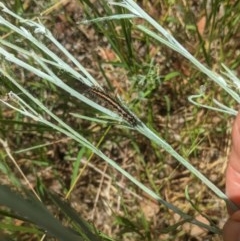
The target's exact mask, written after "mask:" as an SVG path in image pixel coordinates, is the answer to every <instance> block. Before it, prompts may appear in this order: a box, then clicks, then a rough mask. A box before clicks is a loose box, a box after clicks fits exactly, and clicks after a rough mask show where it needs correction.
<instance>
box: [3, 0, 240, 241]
mask: <svg viewBox="0 0 240 241" xmlns="http://www.w3.org/2000/svg"><path fill="white" fill-rule="evenodd" d="M1 2H2V3H4V4H5V5H6V6H7V7H8V8H9V9H10V10H11V11H12V12H14V13H16V14H18V15H19V16H21V17H22V18H24V19H31V20H34V21H35V22H36V23H37V22H39V23H42V24H44V26H46V28H47V29H49V30H50V31H51V32H52V34H53V36H54V37H55V38H56V39H57V40H58V41H59V42H60V43H61V44H62V45H63V46H64V47H65V48H66V50H68V51H69V52H70V53H71V54H72V55H73V56H74V57H75V58H76V60H78V61H79V62H80V63H81V64H82V66H83V67H84V68H85V69H86V70H87V71H88V73H90V74H91V76H93V78H94V79H95V80H96V81H97V84H98V85H99V86H98V89H96V91H95V93H96V92H97V91H99V93H100V94H104V93H106V94H107V98H109V97H108V96H110V102H111V101H115V100H116V103H112V104H111V103H110V105H109V104H107V103H106V101H105V99H106V97H104V98H105V99H104V98H102V99H101V98H99V97H98V96H96V95H95V96H94V95H91V93H90V94H89V90H86V89H87V88H85V86H84V85H81V84H80V82H79V81H77V80H76V78H75V76H74V75H73V74H71V73H69V72H67V71H65V70H63V69H60V68H59V67H58V66H57V65H54V64H53V61H52V62H50V59H48V57H49V56H47V55H46V53H44V52H43V51H42V52H41V51H39V49H38V48H37V47H36V46H35V45H33V44H32V42H31V41H26V40H25V39H24V37H22V36H19V35H17V34H16V33H14V32H13V31H11V30H10V29H9V28H7V27H6V26H3V25H0V32H1V36H2V40H4V41H8V42H9V43H15V44H16V43H17V44H18V47H19V48H21V49H26V50H28V51H32V53H37V54H38V55H37V56H40V57H41V58H40V57H39V60H38V59H36V56H35V55H32V56H28V57H26V56H27V54H26V53H24V52H23V51H22V52H19V51H17V50H16V49H15V50H14V49H11V47H10V46H6V45H3V42H1V43H0V47H3V46H4V48H6V49H8V50H9V51H10V50H11V51H13V52H14V54H15V56H17V57H19V58H20V59H21V60H24V61H26V62H28V63H30V64H31V65H32V66H34V67H35V68H38V66H40V67H41V70H45V71H46V72H47V71H48V72H47V73H48V74H49V75H51V76H55V75H56V76H57V78H59V79H61V80H62V81H63V83H64V84H66V85H67V86H71V87H72V88H73V89H74V90H75V91H77V92H79V93H81V94H83V97H86V96H87V97H89V96H90V97H89V98H90V99H91V100H92V101H94V102H96V103H97V104H99V105H101V106H103V107H106V108H108V106H110V111H112V112H115V110H116V108H115V109H114V105H116V104H119V105H121V106H124V107H123V108H125V107H126V108H129V110H131V111H132V112H133V113H134V115H136V116H137V117H138V118H139V119H140V120H141V121H142V122H143V123H144V124H145V125H146V126H147V127H148V128H149V129H150V130H152V131H153V132H154V133H156V134H157V135H158V136H160V137H161V138H162V139H164V140H166V141H167V142H168V143H169V144H170V145H171V147H172V148H173V149H174V150H175V151H176V152H177V153H179V154H180V155H181V156H182V157H183V158H185V159H186V160H188V162H189V163H190V164H191V165H192V166H194V167H195V168H196V169H197V170H198V171H199V172H201V173H202V174H203V175H205V176H206V177H207V178H208V179H209V180H210V181H211V182H212V183H213V184H214V185H216V187H218V188H219V189H220V190H222V191H223V192H224V184H225V177H224V173H225V168H226V163H227V155H228V152H229V146H230V131H231V124H232V120H233V116H231V115H229V114H226V113H221V112H216V111H214V110H209V109H206V108H202V107H201V106H196V105H193V104H192V103H190V102H189V100H188V97H189V96H191V95H194V94H198V93H201V90H202V89H203V88H204V97H203V98H199V99H197V100H198V102H199V103H201V104H203V105H209V106H213V105H214V102H213V98H215V99H217V100H218V101H220V102H222V103H225V104H226V105H227V106H228V107H231V108H233V109H236V110H237V102H236V101H235V100H234V99H233V98H232V97H231V96H229V95H228V94H227V93H226V92H225V91H223V89H222V88H221V87H220V86H219V85H217V84H216V83H214V82H213V81H210V80H209V77H208V76H206V75H205V74H203V73H202V72H201V71H199V70H198V69H197V68H196V67H195V66H194V65H193V64H192V63H190V62H189V61H188V60H187V59H186V58H184V57H183V56H182V55H181V54H179V53H177V52H176V51H174V50H172V49H170V48H169V47H167V46H165V45H163V44H159V42H157V41H156V39H154V38H152V37H150V36H149V35H147V34H146V33H145V32H144V31H139V29H138V28H137V27H136V26H139V25H144V24H145V26H147V27H148V28H149V29H153V28H152V26H150V24H146V23H145V20H144V19H142V18H131V19H120V20H116V19H113V20H109V19H108V20H105V21H93V22H88V23H86V22H84V21H85V20H90V19H96V18H101V17H106V16H110V15H113V14H127V13H129V12H128V11H127V10H126V9H124V8H121V7H119V6H113V5H110V4H108V2H107V1H103V0H100V1H84V0H81V1H80V0H79V1H77V0H75V1H70V0H69V1H68V0H65V1H27V0H25V1H18V0H15V1H1ZM137 3H138V5H139V6H140V7H141V8H142V9H143V10H144V11H145V12H146V13H148V14H149V15H150V16H151V17H152V18H153V19H155V20H156V21H157V22H159V23H160V24H161V26H163V28H164V29H166V30H167V31H168V32H169V33H170V34H171V35H172V36H174V37H175V39H177V41H178V42H180V43H181V45H183V46H184V47H185V48H186V49H187V50H188V51H189V52H190V53H191V54H192V55H193V56H194V57H195V58H196V59H198V61H199V62H201V63H203V64H204V65H205V66H207V68H208V69H210V70H211V71H213V72H214V73H215V72H216V73H219V74H221V73H222V71H223V70H224V69H223V67H222V63H224V64H225V65H226V66H228V68H229V69H231V70H233V71H234V73H235V74H236V76H239V73H240V67H239V61H240V58H239V41H238V40H239V33H240V31H239V24H238V20H239V18H240V14H239V13H240V2H239V1H145V0H142V1H137ZM0 16H4V18H6V19H7V20H8V21H9V22H11V23H12V24H13V25H14V26H20V25H21V24H22V22H21V21H20V20H18V19H16V18H15V17H12V16H9V15H7V14H6V13H4V12H1V14H0ZM38 40H40V42H42V43H43V44H44V45H45V46H47V47H48V48H49V49H50V50H51V51H53V52H54V53H55V54H56V55H57V56H58V57H59V58H60V59H63V61H65V63H67V64H69V65H70V66H71V67H72V69H73V70H76V71H78V69H77V68H76V66H74V64H73V62H72V61H71V60H70V59H69V58H67V57H66V56H65V55H64V54H63V52H61V51H60V50H59V48H58V47H56V45H54V44H53V42H51V41H50V40H49V39H46V38H44V37H42V36H40V37H39V39H38ZM41 59H44V60H46V61H45V62H44V61H43V62H40V61H41ZM47 60H49V62H47ZM46 63H47V64H49V63H50V65H51V71H52V72H53V73H54V74H52V73H50V71H49V69H47V68H46V67H45V65H44V64H46ZM40 67H39V68H40ZM1 69H5V70H6V72H8V73H11V74H12V76H14V79H16V80H17V81H18V82H19V83H20V84H21V86H23V87H24V88H25V89H26V90H27V91H29V92H30V93H31V94H32V95H33V96H34V97H35V98H37V99H38V100H40V101H41V102H42V103H43V104H44V105H45V106H47V108H48V109H49V110H50V111H51V112H53V113H54V114H55V115H56V116H58V117H59V118H60V119H61V120H63V121H64V123H65V124H66V125H68V126H70V127H71V128H73V129H74V130H75V131H76V132H78V133H81V135H82V136H83V137H84V138H86V139H87V140H88V141H89V142H90V143H92V144H93V145H95V146H97V148H98V149H99V150H101V152H102V153H104V154H105V155H106V156H107V157H109V158H110V159H112V160H114V162H116V163H117V164H118V165H119V166H121V168H122V169H124V170H125V171H126V172H128V173H130V174H131V175H132V176H133V177H135V178H136V179H137V180H138V181H139V182H141V183H142V184H143V185H145V186H146V187H148V188H149V189H151V190H153V191H154V193H156V194H157V195H159V196H161V197H162V198H163V199H164V200H165V201H166V202H167V203H169V204H171V205H174V206H176V207H178V209H179V210H181V211H182V212H184V213H186V214H187V215H189V216H190V217H192V218H193V219H195V220H197V221H199V222H201V223H203V224H204V225H206V226H207V227H211V228H212V229H211V228H209V229H208V228H204V227H202V226H201V225H196V224H195V225H194V224H193V223H192V222H191V220H190V219H187V218H185V219H184V218H183V216H181V215H179V213H176V212H174V211H173V210H171V209H169V208H167V207H166V206H164V205H163V204H160V203H159V202H158V201H156V199H154V198H153V197H151V196H150V195H148V194H146V192H144V191H143V190H142V189H141V188H140V187H139V186H136V185H135V184H134V183H133V182H131V181H130V180H129V179H128V178H126V177H125V176H123V175H122V173H120V172H119V171H118V170H116V168H114V167H112V166H111V165H109V163H107V162H105V161H104V160H103V159H102V158H101V157H99V156H98V155H96V154H95V155H93V154H92V152H91V150H90V149H89V148H88V146H87V144H86V146H84V145H80V144H79V143H78V142H77V141H76V140H75V139H74V138H71V137H70V136H67V135H66V134H64V131H67V129H66V127H64V128H63V131H62V132H61V131H59V129H58V130H56V129H54V128H52V127H51V126H50V125H47V124H46V123H47V122H42V123H41V122H40V121H36V119H34V118H30V117H29V116H24V115H22V114H21V113H19V112H17V111H16V110H14V109H11V108H9V107H8V106H6V105H4V104H2V105H1V109H0V110H1V112H0V113H1V120H0V121H1V127H0V141H1V144H2V145H1V148H0V156H1V159H0V179H1V184H6V185H10V186H11V187H13V188H14V189H16V188H18V189H20V190H23V189H29V186H32V187H33V188H34V190H35V191H36V193H37V194H38V196H39V197H40V199H41V201H42V202H43V204H44V205H45V207H47V208H48V210H49V211H50V212H51V213H53V214H54V215H55V217H56V218H57V219H59V220H60V222H61V223H62V224H63V225H65V226H67V225H68V226H70V227H71V228H73V229H74V230H77V231H78V226H77V225H74V224H75V222H77V221H76V220H77V218H75V217H76V216H75V214H73V213H72V212H70V210H69V209H68V208H67V207H66V206H65V202H64V203H62V202H61V200H62V199H66V201H67V203H68V204H69V205H71V206H72V207H73V208H74V210H75V212H76V213H78V215H79V216H81V218H82V219H83V220H86V221H87V222H88V225H90V226H91V227H93V228H91V232H92V233H93V236H92V237H93V239H92V240H95V239H96V240H100V239H103V240H105V239H106V240H111V239H112V240H221V233H220V232H221V231H220V230H221V228H222V226H223V224H224V222H225V221H226V218H227V213H226V208H225V202H224V201H223V200H222V199H221V198H219V197H218V196H217V195H216V194H214V192H212V190H210V188H209V187H208V186H206V185H205V184H203V182H201V181H200V180H199V178H198V177H196V176H195V175H193V173H192V172H191V170H188V169H186V168H185V167H184V166H183V165H181V164H180V163H179V162H178V161H177V160H176V158H174V157H173V156H172V155H170V154H169V153H168V152H167V151H166V150H164V149H163V148H161V147H160V146H159V145H157V144H156V143H154V141H151V140H150V139H149V138H147V137H146V136H144V135H142V133H141V132H138V131H136V129H135V128H134V127H132V126H131V125H129V123H126V121H125V122H124V120H123V121H122V122H121V118H118V117H117V118H118V119H117V121H116V118H115V116H113V118H112V119H109V118H106V115H105V114H106V113H105V112H104V114H103V113H101V112H99V111H96V110H95V109H94V108H92V107H89V106H88V105H86V104H85V103H83V102H81V101H79V100H78V99H76V98H75V96H73V95H70V94H69V93H67V92H66V91H65V90H64V88H59V86H57V85H55V84H54V83H53V82H49V81H48V80H47V77H46V78H42V77H40V76H37V75H35V74H33V72H30V71H27V70H26V69H24V68H23V67H20V66H18V65H17V64H12V63H11V62H8V59H7V58H3V57H2V63H1ZM85 77H86V76H85ZM86 79H88V77H86ZM0 81H1V89H0V90H1V95H2V97H1V99H2V100H7V102H9V103H11V104H13V105H14V106H16V107H17V106H18V103H19V100H18V102H17V101H16V98H17V97H20V98H21V99H22V100H24V101H25V102H26V103H28V104H29V106H30V107H31V108H33V109H34V110H35V111H36V112H37V113H38V114H39V115H37V117H36V118H38V117H39V118H40V117H42V116H43V117H44V118H45V119H46V121H49V122H54V123H56V122H57V121H56V119H54V118H53V117H52V116H49V115H47V114H46V113H45V112H44V111H43V110H42V109H40V108H39V106H37V104H36V103H32V102H30V101H29V99H28V98H27V97H26V96H25V95H24V93H22V91H21V90H20V89H19V88H17V87H16V85H14V84H13V83H12V82H10V81H9V79H7V78H6V76H3V75H1V76H0ZM10 91H13V93H14V94H16V96H15V95H14V96H15V97H14V98H12V96H13V95H11V94H10V97H9V96H7V93H9V92H10ZM118 97H120V99H121V100H119V99H118ZM111 108H113V109H112V110H111ZM123 116H124V115H123ZM108 117H109V116H108ZM130 124H131V123H130ZM58 126H60V124H59V123H58ZM23 176H24V178H23ZM77 177H80V178H78V179H77ZM75 181H76V182H75ZM53 193H54V194H53ZM26 195H27V194H25V196H26ZM0 198H1V197H0ZM17 198H19V200H22V199H21V198H22V197H20V196H17ZM20 202H22V203H24V200H22V201H20ZM33 203H34V202H33ZM30 206H31V205H30ZM30 210H34V208H33V209H30ZM39 210H41V209H39ZM32 212H34V211H32ZM63 213H65V216H64V215H63ZM11 215H12V216H11ZM38 215H40V212H39V213H38ZM20 216H21V215H20ZM66 216H67V217H68V218H66ZM46 217H48V216H47V214H46V216H45V218H46ZM73 217H74V218H73ZM71 218H72V219H74V221H75V222H73V221H72V222H71ZM49 219H51V218H50V217H49ZM0 220H1V230H3V233H4V234H7V235H9V236H10V237H13V238H16V239H17V240H40V238H42V237H43V236H44V231H43V230H44V228H43V227H44V226H41V225H44V224H41V225H40V224H39V225H33V224H31V222H29V220H26V219H24V218H23V217H22V216H21V217H19V216H17V215H16V214H15V216H14V215H13V214H12V213H11V212H10V211H9V209H7V211H6V210H5V209H4V208H3V209H2V208H1V217H0ZM78 222H80V221H79V220H78ZM33 223H34V222H33ZM35 224H36V223H35ZM83 226H84V225H83ZM83 226H81V227H82V229H83V230H84V228H83ZM57 227H59V226H57ZM84 227H85V226H84ZM42 229H43V230H42ZM86 229H87V230H88V228H86ZM86 229H85V234H84V235H86V236H87V237H88V238H89V236H88V235H90V234H89V232H87V231H86ZM89 229H90V228H89ZM83 230H82V232H83V233H84V231H83ZM99 231H100V232H101V233H100V234H99ZM66 232H67V231H66ZM69 235H71V234H69ZM50 236H51V235H50ZM53 236H54V235H53ZM55 237H56V236H55ZM74 238H75V237H74ZM0 239H1V236H0ZM45 240H55V239H54V237H49V236H47V237H45ZM76 240H77V239H76ZM79 240H81V239H79Z"/></svg>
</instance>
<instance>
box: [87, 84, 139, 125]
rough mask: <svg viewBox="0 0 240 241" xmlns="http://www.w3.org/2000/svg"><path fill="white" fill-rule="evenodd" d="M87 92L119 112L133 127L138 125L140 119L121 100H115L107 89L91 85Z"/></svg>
mask: <svg viewBox="0 0 240 241" xmlns="http://www.w3.org/2000/svg"><path fill="white" fill-rule="evenodd" d="M87 93H88V94H90V96H93V97H95V98H96V99H97V101H99V102H100V104H101V105H103V106H104V107H107V108H109V109H112V110H113V111H115V112H116V113H118V114H119V115H120V116H121V117H122V118H123V119H124V120H125V121H127V122H128V123H129V124H131V125H132V126H133V127H134V126H136V125H137V124H138V123H139V121H138V119H137V118H136V117H135V116H134V115H133V114H132V113H131V112H130V111H128V110H127V109H126V108H125V107H124V106H123V105H122V104H121V103H120V102H118V101H117V100H115V99H114V98H113V97H112V96H110V95H109V94H107V93H106V92H105V91H103V90H101V89H100V88H97V87H90V88H88V89H87Z"/></svg>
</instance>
